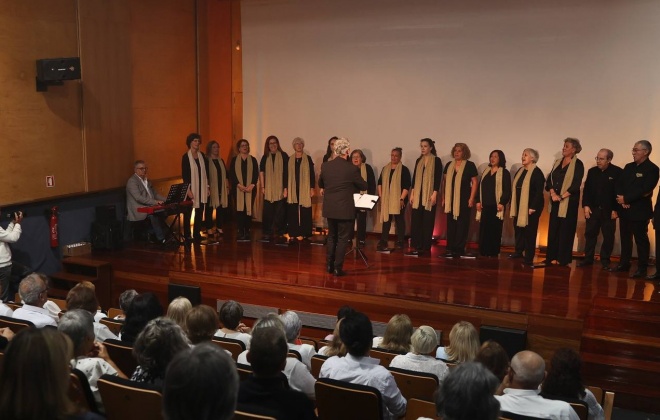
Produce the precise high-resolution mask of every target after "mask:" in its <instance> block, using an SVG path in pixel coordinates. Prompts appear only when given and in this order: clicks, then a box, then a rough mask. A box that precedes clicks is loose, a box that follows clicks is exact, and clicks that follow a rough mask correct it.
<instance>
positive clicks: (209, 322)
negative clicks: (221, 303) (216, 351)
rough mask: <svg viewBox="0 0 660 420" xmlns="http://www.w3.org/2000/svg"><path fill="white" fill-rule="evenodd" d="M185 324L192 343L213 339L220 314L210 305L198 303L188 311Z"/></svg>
mask: <svg viewBox="0 0 660 420" xmlns="http://www.w3.org/2000/svg"><path fill="white" fill-rule="evenodd" d="M185 325H186V329H185V331H186V334H187V335H188V339H189V340H190V342H191V343H192V344H199V343H202V342H204V341H211V339H212V338H213V334H215V332H216V331H217V329H218V315H217V314H216V313H215V310H214V309H213V308H211V307H210V306H208V305H197V306H195V307H194V308H192V309H191V310H190V311H188V314H187V315H186V320H185Z"/></svg>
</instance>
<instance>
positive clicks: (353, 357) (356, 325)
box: [319, 312, 407, 419]
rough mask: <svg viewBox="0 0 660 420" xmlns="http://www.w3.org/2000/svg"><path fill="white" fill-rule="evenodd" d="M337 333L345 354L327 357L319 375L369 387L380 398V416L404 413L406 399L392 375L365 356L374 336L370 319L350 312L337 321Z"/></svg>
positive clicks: (374, 360)
mask: <svg viewBox="0 0 660 420" xmlns="http://www.w3.org/2000/svg"><path fill="white" fill-rule="evenodd" d="M339 336H340V337H341V340H342V341H343V342H344V345H345V346H346V350H347V351H348V354H347V355H346V356H344V357H337V356H333V357H331V358H329V359H328V360H326V361H325V363H324V364H323V366H322V367H321V373H320V374H319V377H320V378H330V379H337V380H340V381H345V382H350V383H354V384H360V385H368V386H372V387H374V388H376V389H377V390H378V391H380V394H381V396H382V397H383V418H385V419H397V418H399V417H401V416H403V415H404V414H405V413H406V405H407V402H406V399H405V398H403V395H401V391H399V388H398V387H397V385H396V382H395V380H394V377H393V376H392V374H391V373H390V372H389V371H388V370H387V369H386V368H385V367H383V366H381V365H380V364H379V363H380V362H379V360H378V359H374V358H372V357H369V356H368V354H369V350H370V349H371V340H372V337H373V328H372V326H371V321H369V318H368V317H367V316H366V315H365V314H363V313H361V312H355V313H352V314H349V315H348V316H346V318H344V319H343V320H342V321H341V324H339Z"/></svg>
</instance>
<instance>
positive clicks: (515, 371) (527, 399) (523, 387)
mask: <svg viewBox="0 0 660 420" xmlns="http://www.w3.org/2000/svg"><path fill="white" fill-rule="evenodd" d="M544 379H545V361H543V358H542V357H541V356H539V355H538V354H536V353H534V352H532V351H528V350H524V351H521V352H519V353H517V354H516V355H515V356H513V359H511V367H510V368H509V373H508V374H507V376H506V377H505V378H504V395H496V396H495V398H497V399H498V401H499V402H500V409H501V410H502V411H506V412H509V413H515V414H522V415H523V416H531V417H540V418H547V419H557V420H560V419H561V420H566V419H570V420H579V417H578V415H577V413H576V412H575V410H573V408H571V406H570V405H569V404H568V403H567V402H564V401H558V400H548V399H545V398H543V397H542V396H540V395H539V385H541V383H542V382H543V380H544Z"/></svg>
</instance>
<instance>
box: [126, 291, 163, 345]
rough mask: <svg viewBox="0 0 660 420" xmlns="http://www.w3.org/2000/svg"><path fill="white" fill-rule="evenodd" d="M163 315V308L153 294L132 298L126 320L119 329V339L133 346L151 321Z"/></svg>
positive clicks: (143, 294)
mask: <svg viewBox="0 0 660 420" xmlns="http://www.w3.org/2000/svg"><path fill="white" fill-rule="evenodd" d="M162 315H163V307H162V306H160V302H159V301H158V298H157V297H156V295H154V294H153V293H142V294H140V295H137V296H135V298H133V302H131V306H129V307H128V311H127V312H126V319H125V320H124V325H123V326H122V328H121V334H120V336H119V337H120V339H121V341H124V342H125V343H127V344H130V345H133V343H134V342H135V339H136V338H137V336H138V334H140V332H141V331H142V329H143V328H144V327H145V325H147V323H148V322H149V321H151V320H152V319H156V318H158V317H159V316H162Z"/></svg>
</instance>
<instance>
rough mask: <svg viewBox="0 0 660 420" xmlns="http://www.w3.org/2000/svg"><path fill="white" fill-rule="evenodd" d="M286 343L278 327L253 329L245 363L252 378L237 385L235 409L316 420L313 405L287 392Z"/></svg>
mask: <svg viewBox="0 0 660 420" xmlns="http://www.w3.org/2000/svg"><path fill="white" fill-rule="evenodd" d="M287 352H288V347H287V340H286V337H285V335H284V331H282V329H281V328H277V327H263V328H258V329H256V328H255V331H253V333H252V344H251V345H250V350H249V351H248V353H247V359H248V361H249V362H250V364H251V365H252V369H253V372H254V374H253V375H251V376H250V377H248V378H247V379H245V380H244V381H242V382H241V383H240V386H239V391H238V408H239V409H240V410H244V411H254V408H253V409H252V410H251V409H250V407H251V406H252V407H257V408H258V414H264V415H270V416H273V417H275V418H276V419H278V420H279V419H315V418H316V415H315V414H314V404H312V402H311V400H310V399H309V398H307V397H306V396H305V394H303V393H302V392H299V391H294V390H292V389H290V388H289V385H288V383H287V380H286V377H285V376H284V374H282V370H283V369H284V368H285V366H286V359H287Z"/></svg>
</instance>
